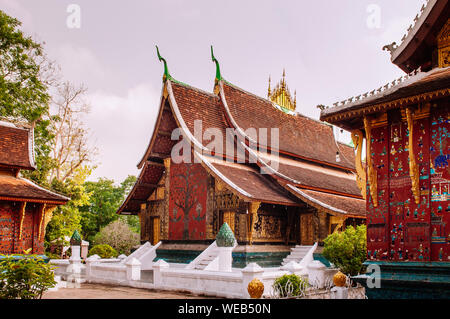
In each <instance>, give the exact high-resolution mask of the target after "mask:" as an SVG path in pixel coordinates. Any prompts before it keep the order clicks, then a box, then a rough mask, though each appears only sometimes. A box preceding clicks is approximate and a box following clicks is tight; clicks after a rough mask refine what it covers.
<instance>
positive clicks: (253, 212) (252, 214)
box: [247, 202, 261, 245]
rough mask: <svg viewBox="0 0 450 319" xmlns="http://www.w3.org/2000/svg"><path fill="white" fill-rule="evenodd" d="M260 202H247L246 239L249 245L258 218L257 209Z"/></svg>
mask: <svg viewBox="0 0 450 319" xmlns="http://www.w3.org/2000/svg"><path fill="white" fill-rule="evenodd" d="M260 204H261V202H250V203H248V213H247V227H248V229H247V240H248V242H249V244H250V245H252V244H253V228H254V226H255V223H256V219H257V218H258V215H257V214H258V209H259V205H260Z"/></svg>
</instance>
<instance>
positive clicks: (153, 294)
mask: <svg viewBox="0 0 450 319" xmlns="http://www.w3.org/2000/svg"><path fill="white" fill-rule="evenodd" d="M205 298H208V299H209V298H211V297H208V296H196V295H192V294H189V293H183V292H175V291H174V292H172V291H161V290H148V289H139V288H132V287H123V286H109V285H101V284H81V287H80V288H59V289H58V291H47V292H46V293H45V294H44V295H43V297H42V299H205Z"/></svg>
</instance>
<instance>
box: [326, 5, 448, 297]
mask: <svg viewBox="0 0 450 319" xmlns="http://www.w3.org/2000/svg"><path fill="white" fill-rule="evenodd" d="M449 8H450V4H449V2H448V0H438V1H436V0H430V1H428V3H427V5H426V6H425V5H424V6H423V7H422V10H421V12H420V13H419V14H418V15H417V17H416V19H415V21H414V22H415V23H414V25H413V26H411V27H410V28H409V29H408V31H409V32H408V34H407V35H405V36H404V38H403V39H402V43H401V44H399V45H397V44H396V43H393V44H391V45H387V46H385V47H384V48H383V49H387V50H388V51H390V52H391V58H392V62H393V63H394V64H396V65H397V66H398V67H399V68H401V69H402V70H403V71H405V72H406V74H405V75H404V76H402V77H401V78H399V79H396V80H394V81H392V82H389V83H388V84H386V85H385V86H383V87H380V88H379V89H375V90H373V91H370V92H367V93H364V94H361V95H359V96H357V97H353V98H350V99H347V100H345V101H343V102H339V103H336V104H335V106H334V107H332V108H328V109H325V110H323V111H322V114H321V120H323V121H327V122H329V123H332V124H335V125H338V126H340V127H342V128H344V129H347V130H349V131H351V132H352V134H353V136H354V138H355V141H356V144H357V146H358V147H359V148H361V147H362V140H363V138H365V140H366V153H367V162H366V163H367V170H366V171H364V170H362V168H361V169H360V171H359V172H358V175H359V180H360V181H361V186H362V191H363V193H364V195H365V197H366V203H367V258H368V260H369V264H370V263H372V264H377V265H379V266H381V267H382V269H381V270H382V272H384V274H382V276H386V278H387V277H389V275H388V274H389V273H391V274H393V275H392V277H391V278H390V279H386V280H384V281H383V282H382V285H384V286H385V287H388V288H389V287H390V288H392V289H391V290H389V289H390V288H389V289H387V290H376V289H372V292H370V293H371V294H372V295H373V296H381V297H384V298H386V297H388V296H389V294H390V293H392V294H393V295H396V296H398V295H405V294H407V293H408V291H413V292H412V293H411V294H409V295H407V296H408V297H410V296H413V295H415V296H424V295H428V296H438V297H443V296H445V293H444V294H443V292H442V288H443V287H444V288H445V287H446V288H445V289H446V296H449V291H450V290H449V289H450V271H449V269H450V268H449V267H450V193H449V187H450V166H449V160H450V107H449V104H450V100H449V95H450V20H449ZM359 153H361V152H359ZM358 160H359V161H361V159H358ZM360 167H361V165H360ZM366 187H367V189H366ZM405 273H406V275H405ZM402 274H403V276H402ZM383 278H384V277H383ZM406 285H408V287H409V288H411V287H413V288H411V289H410V290H408V289H404V288H405V287H406ZM439 294H440V295H439Z"/></svg>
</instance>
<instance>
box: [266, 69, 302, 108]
mask: <svg viewBox="0 0 450 319" xmlns="http://www.w3.org/2000/svg"><path fill="white" fill-rule="evenodd" d="M270 84H271V79H270V76H269V88H268V90H267V95H268V99H269V100H271V101H272V102H274V103H276V104H278V105H279V106H281V107H282V108H284V109H287V110H290V111H295V107H296V104H297V91H296V92H295V97H294V99H292V96H291V93H290V91H289V88H288V86H287V85H286V70H285V69H284V68H283V77H282V78H281V80H280V81H279V82H278V83H277V84H276V85H275V87H274V89H273V90H271V87H270Z"/></svg>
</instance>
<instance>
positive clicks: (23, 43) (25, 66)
mask: <svg viewBox="0 0 450 319" xmlns="http://www.w3.org/2000/svg"><path fill="white" fill-rule="evenodd" d="M20 25H21V23H20V22H19V21H18V20H17V19H14V18H12V17H10V16H8V15H7V14H5V13H4V12H3V11H1V10H0V30H1V32H0V105H1V106H2V107H1V108H0V115H1V116H11V117H14V118H20V119H24V120H27V121H30V122H31V121H35V120H37V119H38V118H39V117H40V116H41V115H42V114H43V113H44V112H45V111H46V110H47V108H48V102H49V99H50V97H49V95H48V93H47V87H46V85H45V83H44V82H42V81H41V79H40V74H39V72H40V64H39V59H40V58H41V57H43V52H42V46H41V44H39V43H36V42H34V41H33V39H32V38H31V37H26V36H25V35H24V34H23V33H22V31H21V30H19V27H20Z"/></svg>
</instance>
